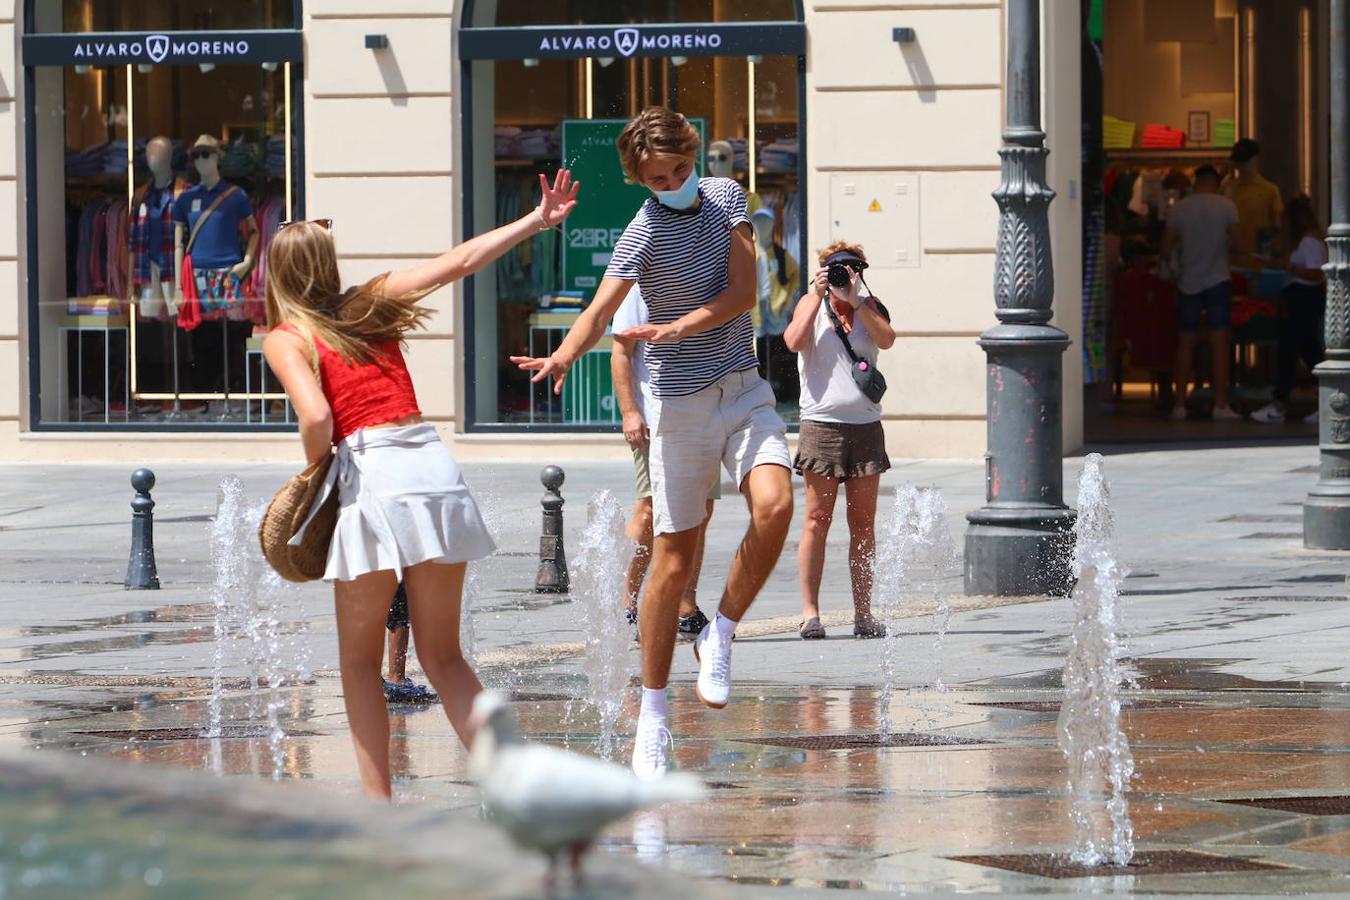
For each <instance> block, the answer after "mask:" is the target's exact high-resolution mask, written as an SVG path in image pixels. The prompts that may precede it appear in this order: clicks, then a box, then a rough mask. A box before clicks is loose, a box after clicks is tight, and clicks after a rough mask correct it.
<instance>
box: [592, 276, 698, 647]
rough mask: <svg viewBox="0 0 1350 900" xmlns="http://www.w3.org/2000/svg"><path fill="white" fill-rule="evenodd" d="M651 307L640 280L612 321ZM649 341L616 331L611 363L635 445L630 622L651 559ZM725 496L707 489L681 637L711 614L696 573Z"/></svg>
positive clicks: (627, 588) (626, 430) (617, 325)
mask: <svg viewBox="0 0 1350 900" xmlns="http://www.w3.org/2000/svg"><path fill="white" fill-rule="evenodd" d="M648 318H649V313H648V310H647V303H646V301H645V300H643V299H642V289H641V288H640V287H638V286H637V285H634V286H633V289H632V290H631V291H629V292H628V296H627V297H625V298H624V301H623V303H622V304H620V306H619V311H618V312H616V313H615V314H614V322H613V325H612V326H611V327H612V328H613V330H614V331H616V332H618V331H623V330H625V329H628V328H636V327H637V326H639V325H646V324H647V322H648ZM645 351H646V347H645V345H644V344H642V343H641V342H640V341H634V340H631V339H629V338H624V337H619V336H618V335H616V336H615V337H614V344H613V346H612V347H611V348H610V355H609V368H610V375H611V376H612V379H613V382H614V396H615V398H617V400H618V402H619V411H620V412H621V413H622V415H623V438H624V440H625V441H627V442H628V446H629V447H630V448H632V451H633V468H634V469H635V470H636V471H635V477H636V484H635V487H636V491H637V499H636V501H635V502H634V504H633V514H632V516H630V517H629V519H628V528H627V532H628V538H629V540H631V541H632V542H633V543H634V544H635V545H636V546H635V547H634V549H633V558H632V560H630V561H629V563H628V572H627V575H626V576H625V579H624V596H623V608H624V614H625V615H626V616H627V618H628V622H629V624H630V625H633V626H636V625H637V623H638V594H639V593H641V592H642V582H643V580H644V579H645V578H646V577H647V569H648V567H649V566H650V565H651V560H652V476H651V465H650V460H649V456H648V449H649V447H650V446H651V432H650V431H649V430H648V428H647V414H646V410H647V407H648V406H649V405H650V401H649V399H648V393H649V391H650V390H651V387H650V384H649V383H648V376H647V364H646V362H645V361H644V359H643V356H644V355H645ZM721 498H722V480H721V479H720V478H719V479H717V480H716V481H714V482H713V485H712V488H711V489H710V490H709V491H708V507H707V511H708V514H707V516H705V517H704V519H703V524H702V525H701V526H700V534H699V538H698V549H697V551H696V552H695V554H694V567H693V571H692V572H690V573H689V586H688V587H687V588H685V591H684V595H683V596H682V597H680V613H679V624H678V625H677V626H676V631H677V632H678V635H679V637H680V638H686V637H687V638H689V639H693V638H695V637H697V636H698V634H699V632H701V631H702V630H703V629H704V627H705V626H706V625H707V624H708V617H707V616H705V615H704V614H703V610H701V609H699V608H698V576H699V573H700V572H701V571H702V569H703V547H704V542H705V539H706V535H707V531H708V522H709V520H711V519H712V514H713V504H714V503H716V502H717V501H718V500H720V499H721Z"/></svg>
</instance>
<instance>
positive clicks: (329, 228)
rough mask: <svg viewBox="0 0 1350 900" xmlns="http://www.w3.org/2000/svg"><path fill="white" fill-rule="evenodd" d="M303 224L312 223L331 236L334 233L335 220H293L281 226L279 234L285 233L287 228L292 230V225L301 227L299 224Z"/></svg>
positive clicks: (278, 229) (278, 228)
mask: <svg viewBox="0 0 1350 900" xmlns="http://www.w3.org/2000/svg"><path fill="white" fill-rule="evenodd" d="M303 222H308V223H310V224H311V225H318V226H319V227H320V228H322V229H323V230H324V231H326V232H328V233H329V234H332V233H333V220H332V219H292V220H290V221H289V222H282V223H281V225H280V226H278V227H277V231H278V232H281V231H285V230H286V229H287V228H290V227H291V226H292V225H299V224H301V223H303Z"/></svg>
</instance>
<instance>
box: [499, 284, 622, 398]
mask: <svg viewBox="0 0 1350 900" xmlns="http://www.w3.org/2000/svg"><path fill="white" fill-rule="evenodd" d="M634 283H635V281H634V280H633V279H628V278H609V277H606V278H603V279H601V280H600V287H599V288H597V289H596V291H595V299H594V300H592V301H591V302H590V305H589V306H587V307H586V308H585V309H583V310H582V311H581V315H579V316H577V320H576V321H575V322H573V323H572V327H571V328H569V329H568V330H567V336H566V337H565V338H563V341H562V343H561V344H559V345H558V349H557V350H554V351H553V355H551V356H512V357H511V358H510V359H511V362H513V363H515V364H516V365H517V366H519V367H520V368H522V369H524V370H525V371H527V372H533V373H534V375H533V376H531V377H530V382H531V383H532V384H533V383H535V382H539V381H543V380H544V379H545V378H552V379H553V393H555V394H561V393H562V386H563V381H564V380H565V379H566V378H567V370H568V369H570V368H572V364H573V363H574V362H576V361H577V360H578V359H580V358H581V355H582V354H583V353H585V352H586V351H587V350H590V349H591V348H592V347H594V346H595V344H596V341H598V340H600V338H601V337H603V336H604V333H605V326H606V325H608V324H609V320H610V319H612V318H614V313H615V311H617V310H618V308H619V306H620V304H622V303H623V298H624V297H627V296H628V292H629V291H631V290H632V289H633V285H634Z"/></svg>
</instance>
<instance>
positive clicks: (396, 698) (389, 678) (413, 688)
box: [384, 581, 438, 703]
mask: <svg viewBox="0 0 1350 900" xmlns="http://www.w3.org/2000/svg"><path fill="white" fill-rule="evenodd" d="M384 627H385V630H387V631H388V632H389V640H388V645H389V646H388V649H387V652H386V653H385V657H386V661H387V663H388V669H387V674H386V676H385V679H384V699H385V700H386V701H388V702H389V703H435V702H436V700H437V699H438V698H437V697H436V695H435V693H433V692H432V691H429V690H427V686H426V685H424V684H418V683H417V682H415V681H413V680H412V679H411V678H409V677H408V644H409V642H410V641H409V638H410V637H411V636H412V628H411V626H410V623H409V621H408V590H407V588H406V587H404V585H403V582H401V581H400V582H399V583H398V590H397V591H395V592H394V602H393V603H391V604H390V605H389V617H388V618H387V619H385V623H384Z"/></svg>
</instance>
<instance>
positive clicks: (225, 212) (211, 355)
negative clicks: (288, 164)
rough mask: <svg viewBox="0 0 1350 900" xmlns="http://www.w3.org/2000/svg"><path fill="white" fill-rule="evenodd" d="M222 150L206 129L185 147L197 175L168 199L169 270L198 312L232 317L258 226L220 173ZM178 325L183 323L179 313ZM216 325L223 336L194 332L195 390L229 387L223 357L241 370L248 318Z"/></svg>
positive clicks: (253, 255)
mask: <svg viewBox="0 0 1350 900" xmlns="http://www.w3.org/2000/svg"><path fill="white" fill-rule="evenodd" d="M224 155H225V151H224V150H223V149H222V147H221V146H220V141H218V140H216V138H214V137H212V136H211V135H209V134H203V135H202V136H201V137H199V138H197V140H196V142H195V143H194V144H193V145H192V147H191V149H190V150H189V151H188V159H189V160H191V162H192V166H193V168H195V169H196V170H197V175H198V176H199V177H200V179H201V180H200V181H199V182H198V183H197V184H195V185H193V186H192V187H190V188H188V189H187V190H186V191H184V192H183V193H182V194H181V195H180V196H179V197H178V199H177V200H176V201H175V202H174V207H173V220H174V224H175V226H176V227H175V229H174V257H175V271H176V272H177V273H178V279H179V286H180V288H181V289H182V291H183V296H184V297H192V296H194V295H195V296H196V297H197V299H198V302H199V303H200V312H201V315H202V316H206V315H209V314H212V313H220V314H222V315H225V316H226V317H227V318H232V319H236V320H237V319H239V318H241V317H242V312H243V297H244V294H243V290H242V284H243V280H244V278H245V277H246V276H247V275H248V273H249V272H251V271H252V270H253V264H254V262H255V261H256V260H257V258H258V226H257V222H256V221H255V220H254V218H253V203H252V202H251V201H250V200H249V198H248V194H247V192H245V191H244V189H243V188H241V187H239V185H237V184H231V183H230V182H228V181H226V180H225V179H224V178H222V177H221V175H220V160H221V158H222V157H223V156H224ZM241 238H242V239H241ZM180 324H182V325H183V327H185V328H187V327H189V326H188V325H187V324H186V323H185V322H183V319H182V317H181V316H180ZM222 327H223V329H224V337H223V338H222V336H221V333H220V332H218V331H217V330H216V329H214V328H212V329H208V330H207V331H206V332H201V333H199V334H197V335H194V341H193V356H194V360H195V366H196V369H197V376H196V377H197V384H196V387H197V388H198V389H199V390H202V391H212V390H225V391H227V390H230V388H231V385H229V384H225V383H224V373H225V366H226V364H227V362H228V363H229V366H230V369H231V371H233V372H236V373H242V371H243V361H244V352H243V347H244V343H245V342H246V341H247V340H248V335H249V334H251V333H252V331H253V326H252V323H249V322H236V323H235V326H234V327H233V328H232V327H230V325H228V324H227V325H224V326H222Z"/></svg>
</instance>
